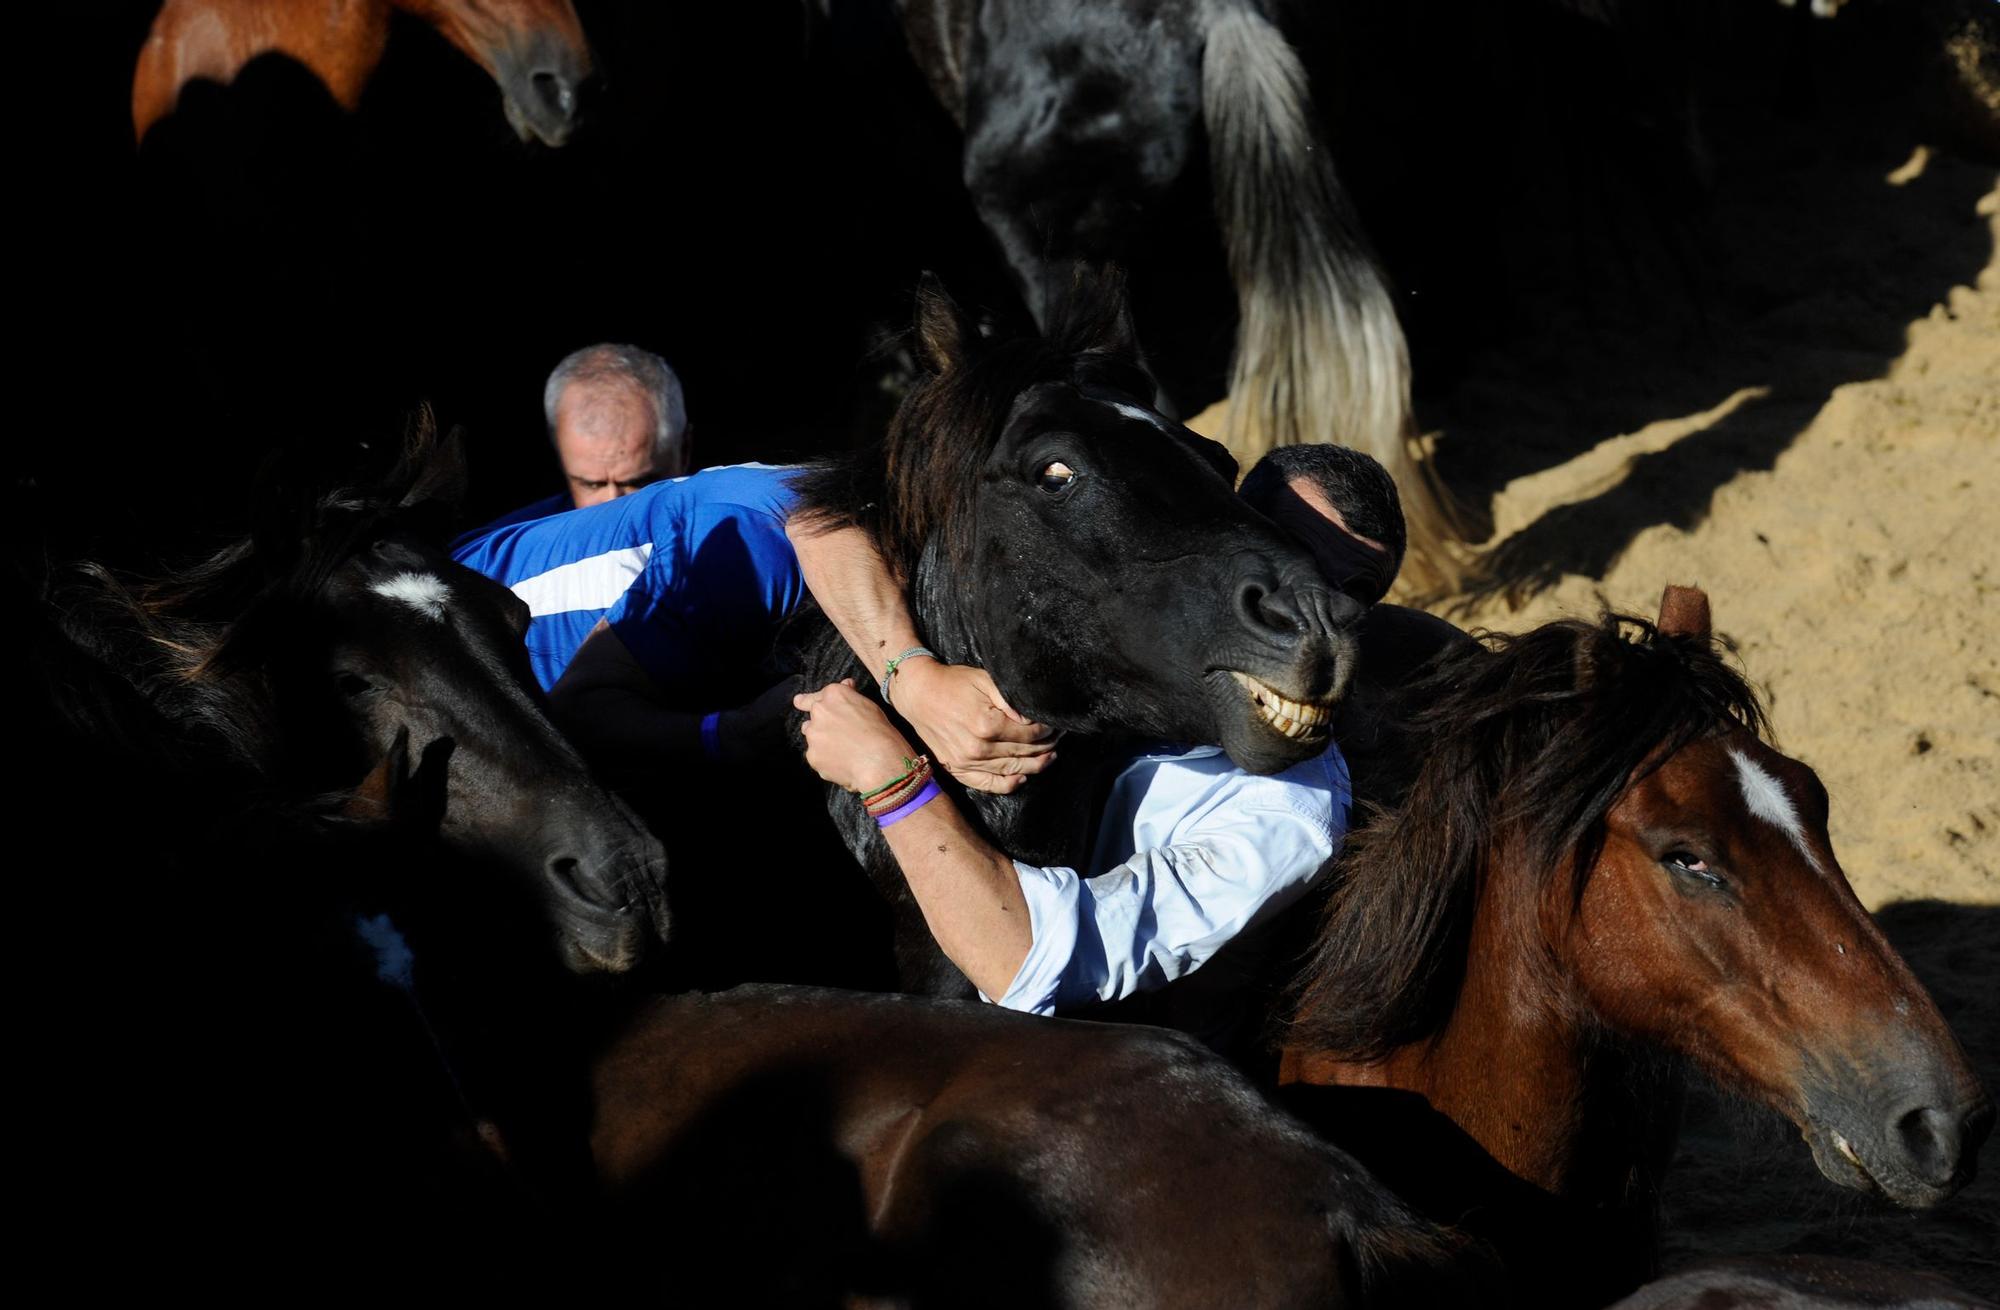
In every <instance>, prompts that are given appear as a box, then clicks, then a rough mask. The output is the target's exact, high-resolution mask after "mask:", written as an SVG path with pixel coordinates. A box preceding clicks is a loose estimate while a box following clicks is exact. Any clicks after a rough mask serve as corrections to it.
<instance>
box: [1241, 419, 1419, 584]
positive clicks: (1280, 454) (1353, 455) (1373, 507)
mask: <svg viewBox="0 0 2000 1310" xmlns="http://www.w3.org/2000/svg"><path fill="white" fill-rule="evenodd" d="M1294 479H1296V480H1298V481H1302V482H1305V483H1308V484H1310V485H1311V486H1312V487H1313V488H1314V489H1315V490H1317V491H1318V492H1319V494H1320V495H1322V496H1325V497H1326V500H1327V503H1328V504H1330V505H1332V506H1333V507H1334V508H1335V509H1337V510H1339V511H1340V517H1341V518H1342V519H1344V520H1346V523H1347V530H1348V531H1349V532H1352V533H1354V534H1356V535H1357V536H1363V537H1367V538H1369V539H1370V540H1371V541H1379V542H1381V543H1382V544H1383V545H1384V546H1386V547H1388V550H1389V557H1390V560H1391V562H1392V564H1393V565H1394V567H1392V568H1391V569H1390V570H1389V576H1391V577H1394V576H1395V573H1396V569H1397V568H1400V567H1402V563H1403V549H1404V547H1405V546H1406V545H1407V544H1408V536H1407V534H1406V532H1405V531H1404V528H1403V502H1402V498H1401V497H1399V496H1398V495H1397V494H1396V483H1395V480H1394V479H1393V478H1391V477H1390V476H1389V470H1388V469H1385V468H1383V467H1382V465H1381V464H1380V463H1379V462H1377V461H1376V460H1375V459H1374V458H1373V457H1371V456H1368V455H1364V454H1362V453H1361V452H1360V451H1358V450H1349V449H1348V448H1347V447H1345V446H1335V445H1329V444H1326V443H1324V442H1315V443H1313V444H1310V445H1303V446H1279V447H1278V448H1277V449H1276V450H1273V451H1271V452H1270V453H1269V454H1267V455H1265V456H1264V458H1262V459H1260V460H1258V461H1257V466H1256V467H1255V468H1253V469H1251V470H1250V475H1249V476H1248V477H1246V478H1244V479H1243V485H1242V486H1241V487H1240V488H1238V490H1239V491H1240V492H1241V493H1242V496H1243V499H1245V500H1247V501H1249V502H1250V506H1251V508H1252V509H1255V510H1256V511H1257V512H1259V513H1260V514H1269V513H1270V512H1271V510H1272V508H1273V507H1274V506H1275V505H1276V504H1277V500H1278V497H1279V496H1280V495H1281V494H1283V492H1284V490H1285V484H1286V483H1288V482H1291V481H1293V480H1294Z"/></svg>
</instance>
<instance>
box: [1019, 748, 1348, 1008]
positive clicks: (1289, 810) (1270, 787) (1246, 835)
mask: <svg viewBox="0 0 2000 1310" xmlns="http://www.w3.org/2000/svg"><path fill="white" fill-rule="evenodd" d="M1349 803H1350V787H1349V781H1348V774H1347V762H1346V760H1345V759H1344V758H1343V757H1342V756H1341V754H1340V751H1339V749H1338V748H1337V747H1333V746H1329V747H1328V748H1327V749H1326V751H1324V752H1323V753H1322V754H1320V755H1318V756H1315V757H1314V758H1312V759H1310V760H1306V761H1303V762H1302V763H1299V764H1296V765H1294V766H1292V767H1291V768H1290V769H1287V770H1286V771H1285V772H1283V773H1279V774H1275V775H1272V776H1269V777H1258V776H1255V775H1252V774H1248V773H1245V772H1244V771H1243V770H1241V769H1239V768H1237V767H1236V766H1234V765H1233V764H1231V763H1230V762H1229V759H1228V757H1227V756H1225V755H1223V754H1222V753H1221V752H1220V751H1217V750H1214V749H1212V748H1204V749H1202V750H1199V751H1196V752H1192V753H1190V754H1187V755H1181V756H1157V755H1156V756H1145V757H1142V758H1141V759H1140V760H1138V761H1136V762H1135V763H1134V764H1133V765H1132V766H1131V767H1129V768H1128V769H1127V770H1126V771H1125V773H1124V774H1122V775H1121V776H1120V777H1119V779H1118V780H1117V782H1116V783H1115V784H1114V785H1113V787H1112V791H1111V796H1110V798H1109V801H1108V803H1107V805H1106V808H1105V815H1104V818H1103V820H1102V821H1101V823H1100V826H1099V830H1098V841H1097V844H1096V848H1095V850H1094V851H1093V855H1094V857H1095V862H1094V863H1093V865H1092V867H1093V868H1094V869H1101V870H1102V872H1096V873H1092V874H1089V875H1087V876H1086V875H1085V874H1082V873H1080V872H1079V871H1078V870H1076V869H1071V868H1064V867H1053V868H1040V867H1037V866H1035V865H1031V864H1023V863H1020V862H1018V861H1017V862H1016V863H1015V866H1014V867H1015V872H1016V873H1017V874H1018V876H1019V878H1020V882H1021V891H1022V895H1023V896H1024V897H1025V899H1026V900H1027V905H1028V919H1029V925H1030V927H1031V929H1032V930H1033V934H1034V940H1033V943H1032V944H1031V945H1030V947H1029V948H1028V957H1027V959H1026V960H1025V961H1023V963H1022V965H1021V968H1020V970H1019V972H1018V973H1016V974H1015V976H1014V981H1013V983H1012V984H1011V985H1010V986H1009V987H1008V989H1007V991H1006V993H1005V994H1004V995H1002V996H1001V997H1000V998H999V1003H1000V1004H1001V1005H1004V1006H1007V1007H1009V1008H1011V1009H1017V1010H1027V1011H1031V1012H1034V1013H1038V1014H1049V1013H1053V1012H1054V1011H1056V1010H1058V1009H1061V1008H1067V1007H1069V1006H1073V1005H1077V1004H1081V1003H1083V1002H1087V1001H1092V1000H1115V999H1117V998H1119V997H1122V996H1128V995H1130V994H1131V993H1133V992H1135V991H1142V990H1145V989H1148V988H1152V987H1158V986H1161V985H1162V984H1164V983H1168V982H1171V981H1172V980H1174V979H1175V978H1178V977H1180V976H1182V975H1183V974H1186V973H1189V972H1191V971H1192V970H1194V969H1196V968H1198V967H1200V965H1201V964H1202V962H1203V961H1205V960H1207V959H1208V958H1209V956H1211V955H1213V954H1214V953H1215V952H1216V951H1217V950H1218V949H1220V948H1221V946H1222V945H1223V943H1225V942H1227V941H1229V940H1230V939H1231V938H1232V937H1234V936H1236V935H1237V934H1238V933H1240V932H1242V931H1243V930H1244V929H1245V928H1248V927H1250V926H1251V925H1252V924H1254V923H1257V922H1259V921H1261V920H1263V919H1265V918H1267V917H1268V916H1270V915H1272V914H1275V913H1277V912H1278V911H1279V910H1281V909H1283V908H1284V907H1285V906H1287V905H1289V904H1291V903H1292V902H1293V901H1294V900H1296V899H1297V898H1298V896H1299V895H1300V893H1302V892H1303V891H1304V890H1305V888H1306V886H1307V884H1308V883H1310V882H1311V881H1312V879H1313V877H1314V876H1315V875H1316V874H1318V872H1319V870H1320V868H1321V866H1322V865H1324V864H1325V863H1326V861H1327V859H1328V858H1329V857H1331V856H1332V855H1333V853H1334V852H1335V851H1336V850H1337V849H1338V848H1339V845H1340V839H1341V837H1342V836H1343V835H1344V834H1345V832H1346V827H1347V812H1348V807H1349Z"/></svg>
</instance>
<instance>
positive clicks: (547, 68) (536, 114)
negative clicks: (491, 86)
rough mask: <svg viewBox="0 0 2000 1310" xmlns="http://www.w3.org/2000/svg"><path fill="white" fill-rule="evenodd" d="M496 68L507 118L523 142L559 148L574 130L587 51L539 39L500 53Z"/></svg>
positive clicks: (587, 70)
mask: <svg viewBox="0 0 2000 1310" xmlns="http://www.w3.org/2000/svg"><path fill="white" fill-rule="evenodd" d="M494 69H495V78H494V80H495V81H497V82H499V84H500V94H501V98H502V101H503V107H504V109H505V111H506V114H507V122H508V123H509V124H510V125H511V126H512V127H513V129H514V131H515V133H516V134H517V135H519V136H520V138H521V139H522V140H523V141H527V140H530V139H533V140H538V141H540V142H541V143H542V144H543V145H546V146H560V145H562V144H564V143H565V142H567V141H568V140H569V139H570V137H571V136H572V135H573V134H574V133H575V132H576V128H577V124H578V123H579V122H580V121H581V119H582V111H583V86H584V83H585V81H586V80H587V79H588V78H589V77H590V71H591V65H590V56H589V53H588V52H587V51H584V52H582V53H579V52H578V51H577V50H576V49H574V48H572V47H571V46H570V45H568V44H567V43H566V42H562V41H558V40H556V39H554V38H552V37H539V38H536V39H534V40H530V41H527V42H524V43H521V44H520V45H518V46H513V47H509V48H508V49H506V50H504V51H502V52H501V53H500V54H499V56H498V57H497V58H496V59H495V60H494Z"/></svg>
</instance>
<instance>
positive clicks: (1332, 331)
mask: <svg viewBox="0 0 2000 1310" xmlns="http://www.w3.org/2000/svg"><path fill="white" fill-rule="evenodd" d="M1206 28H1207V45H1206V48H1205V51H1204V54H1203V57H1202V72H1201V95H1202V111H1203V115H1204V117H1205V118H1206V120H1207V124H1208V139H1209V158H1210V161H1211V162H1210V167H1211V169H1212V171H1213V176H1214V189H1215V208H1216V218H1217V220H1218V221H1219V223H1220V226H1221V228H1222V237H1223V244H1224V246H1225V247H1226V249H1227V252H1228V256H1229V271H1230V277H1231V279H1232V280H1233V281H1234V282H1235V284H1236V297H1237V307H1238V314H1239V318H1240V325H1239V326H1238V328H1237V334H1236V360H1235V365H1234V369H1233V371H1232V374H1231V377H1230V384H1229V411H1228V421H1227V424H1226V426H1225V428H1224V430H1223V433H1222V438H1223V441H1224V443H1225V444H1226V445H1227V446H1228V447H1229V449H1230V451H1231V452H1232V453H1234V454H1235V455H1236V457H1237V459H1238V460H1239V461H1240V462H1241V463H1242V464H1243V466H1244V467H1245V468H1246V469H1247V468H1248V467H1249V466H1250V465H1251V464H1252V463H1253V462H1254V461H1255V460H1256V459H1257V458H1258V457H1260V456H1261V455H1263V454H1264V452H1266V451H1267V450H1270V449H1271V448H1272V447H1274V446H1285V445H1293V444H1296V443H1300V442H1308V441H1336V442H1339V443H1340V444H1341V445H1345V446H1351V447H1353V448H1354V449H1357V450H1361V451H1365V452H1367V453H1368V454H1370V455H1373V456H1374V457H1375V458H1376V459H1378V460H1380V461H1381V462H1382V464H1383V465H1384V466H1385V467H1386V468H1387V469H1388V470H1389V472H1390V474H1391V475H1392V476H1393V477H1394V478H1395V480H1396V486H1397V488H1398V490H1399V491H1400V493H1401V496H1402V501H1403V512H1404V517H1405V518H1406V520H1407V522H1408V527H1409V555H1408V568H1406V576H1407V577H1408V578H1409V580H1410V581H1411V582H1413V583H1415V584H1416V586H1417V588H1418V589H1419V590H1423V591H1437V590H1441V589H1444V588H1446V587H1449V586H1450V585H1451V584H1452V583H1454V582H1455V581H1456V580H1457V576H1458V572H1459V570H1458V564H1457V560H1456V558H1455V556H1454V554H1453V553H1452V548H1451V543H1452V542H1453V541H1455V540H1456V539H1457V538H1458V535H1459V534H1458V532H1457V531H1456V530H1455V528H1456V522H1455V516H1454V515H1453V513H1452V512H1451V510H1450V507H1449V503H1448V501H1447V499H1446V497H1445V496H1444V494H1443V493H1442V490H1441V488H1439V487H1438V486H1437V485H1436V483H1435V481H1434V480H1433V478H1432V477H1431V476H1430V475H1429V470H1428V469H1427V468H1425V467H1424V466H1423V465H1421V464H1420V463H1419V461H1418V459H1417V457H1416V453H1415V451H1414V448H1413V447H1414V442H1413V435H1414V425H1413V422H1412V419H1411V416H1410V357H1409V351H1408V348H1407V347H1406V346H1405V344H1404V341H1403V330H1402V327H1401V325H1400V324H1398V323H1397V321H1396V309H1395V306H1394V304H1393V303H1392V302H1391V300H1390V296H1389V287H1388V284H1387V281H1386V280H1385V278H1384V276H1383V274H1382V271H1381V270H1380V269H1379V268H1378V267H1377V266H1376V263H1375V259H1374V255H1373V253H1372V252H1371V251H1370V249H1369V246H1368V239H1367V237H1366V236H1364V235H1363V234H1362V231H1361V224H1360V221H1359V219H1358V218H1357V216H1356V215H1355V213H1354V209H1353V206H1352V205H1350V204H1349V202H1348V199H1347V195H1346V193H1345V192H1344V191H1343V189H1342V188H1341V185H1340V179H1339V178H1337V177H1335V176H1334V171H1333V161H1332V159H1331V157H1330V156H1329V153H1328V151H1327V148H1326V143H1325V142H1324V141H1322V140H1321V139H1320V135H1319V131H1318V129H1317V127H1316V126H1315V124H1314V119H1313V106H1312V95H1311V91H1310V90H1309V88H1308V86H1307V81H1306V72H1305V67H1304V65H1302V64H1301V63H1300V61H1299V57H1298V54H1297V53H1296V52H1295V51H1294V50H1293V49H1292V47H1291V45H1290V43H1289V42H1287V41H1286V40H1285V38H1284V36H1283V34H1282V33H1280V32H1279V31H1278V29H1277V28H1276V27H1275V26H1273V25H1272V23H1271V21H1270V20H1269V19H1268V18H1266V17H1265V16H1264V15H1263V14H1261V13H1259V12H1257V10H1256V9H1254V8H1252V7H1251V5H1250V4H1249V3H1246V2H1245V0H1211V3H1210V4H1209V5H1208V6H1207V22H1206Z"/></svg>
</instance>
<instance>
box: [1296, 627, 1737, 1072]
mask: <svg viewBox="0 0 2000 1310" xmlns="http://www.w3.org/2000/svg"><path fill="white" fill-rule="evenodd" d="M1398 702H1399V706H1398V713H1397V714H1396V715H1395V716H1394V718H1395V719H1397V720H1399V721H1400V728H1399V732H1400V733H1401V734H1402V736H1403V740H1402V742H1401V743H1400V744H1399V747H1398V754H1400V756H1401V757H1402V759H1403V760H1404V761H1405V766H1406V767H1407V769H1408V770H1409V772H1410V777H1409V783H1408V786H1407V789H1406V790H1405V791H1404V793H1403V799H1402V800H1401V801H1400V802H1399V803H1397V804H1395V805H1393V806H1387V807H1380V808H1377V809H1375V810H1374V811H1373V812H1372V813H1371V814H1370V815H1369V817H1368V818H1367V820H1366V821H1365V822H1364V823H1363V824H1361V825H1360V826H1359V827H1358V828H1357V830H1356V831H1355V832H1354V833H1353V834H1351V835H1350V837H1349V838H1348V843H1347V847H1346V850H1345V852H1344V853H1343V854H1342V856H1341V857H1340V861H1339V864H1338V865H1337V866H1336V869H1335V870H1334V873H1335V875H1336V876H1335V879H1334V880H1333V882H1332V883H1331V886H1330V890H1329V893H1328V899H1327V902H1326V905H1325V910H1324V916H1325V917H1324V920H1323V922H1322V924H1321V926H1320V931H1319V935H1318V937H1317V939H1316V941H1315V944H1314V945H1313V947H1312V948H1311V949H1310V951H1309V952H1308V954H1307V957H1306V960H1305V962H1304V965H1303V967H1302V968H1301V970H1300V972H1299V974H1298V976H1297V977H1296V979H1295V980H1294V982H1293V985H1292V987H1293V994H1294V999H1295V1001H1296V1005H1295V1007H1294V1013H1295V1014H1296V1015H1297V1016H1298V1017H1297V1018H1296V1019H1294V1021H1293V1025H1292V1031H1291V1033H1290V1034H1288V1040H1290V1041H1293V1042H1296V1043H1298V1044H1301V1045H1303V1046H1306V1047H1308V1048H1309V1049H1314V1050H1319V1051H1325V1052H1328V1053H1330V1054H1333V1055H1335V1056H1337V1057H1339V1058H1344V1059H1350V1060H1360V1061H1366V1060H1374V1059H1380V1058H1381V1057H1383V1056H1386V1055H1387V1054H1389V1053H1390V1052H1391V1051H1393V1050H1395V1049H1397V1048H1398V1047H1401V1046H1405V1045H1408V1044H1409V1043H1411V1042H1414V1041H1419V1040H1422V1039H1423V1038H1425V1037H1428V1036H1431V1035H1432V1034H1434V1033H1436V1032H1437V1031H1438V1030H1439V1029H1441V1028H1442V1027H1443V1025H1444V1024H1445V1022H1446V1021H1447V1020H1449V1018H1450V1017H1451V1013H1452V1010H1453V1008H1454V1007H1455V1005H1456V1004H1457V999H1458V993H1459V989H1460V986H1461V984H1462V983H1463V981H1464V976H1465V966H1466V952H1467V949H1468V945H1469V939H1470V932H1471V927H1472V918H1473V913H1474V909H1475V907H1476V905H1477V903H1478V898H1479V890H1480V887H1481V884H1482V881H1483V879H1484V878H1485V876H1486V874H1487V872H1488V864H1489V861H1490V860H1491V859H1492V858H1493V857H1494V852H1495V851H1496V849H1498V848H1499V847H1500V846H1501V845H1502V844H1503V843H1504V844H1505V845H1506V847H1507V849H1508V850H1509V851H1510V852H1512V851H1519V852H1520V858H1522V859H1523V860H1525V861H1527V863H1528V867H1530V868H1532V869H1535V870H1538V871H1539V875H1540V878H1541V880H1542V881H1543V883H1546V882H1547V880H1549V879H1552V878H1556V877H1560V876H1564V875H1567V876H1568V877H1569V878H1570V879H1571V881H1572V883H1573V890H1574V893H1575V894H1576V895H1579V896H1580V895H1581V893H1582V887H1583V878H1584V876H1585V875H1586V873H1587V871H1588V870H1589V868H1590V867H1591V865H1592V864H1593V863H1594V862H1595V860H1596V857H1597V853H1598V851H1599V850H1600V849H1601V845H1602V842H1603V837H1604V816H1605V814H1606V812H1607V811H1609V810H1610V808H1611V807H1612V805H1613V804H1614V803H1616V801H1617V799H1618V797H1619V795H1620V794H1621V793H1623V792H1624V791H1625V789H1626V788H1627V786H1629V785H1630V783H1631V782H1632V781H1634V780H1635V779H1636V778H1639V777H1643V776H1644V775H1645V773H1647V772H1650V771H1651V770H1652V769H1654V768H1657V767H1658V766H1659V765H1660V764H1661V763H1662V762H1664V761H1665V760H1666V758H1667V757H1668V756H1670V755H1672V754H1673V753H1674V752H1675V751H1676V750H1679V749H1680V748H1681V747H1682V746H1684V745H1686V744H1688V743H1689V742H1691V741H1694V740H1696V739H1697V738H1700V737H1704V736H1707V735H1709V734H1712V733H1716V732H1720V731H1724V730H1727V729H1729V728H1732V727H1736V726H1741V727H1745V728H1748V729H1749V730H1750V731H1752V732H1755V733H1757V734H1758V735H1759V736H1762V735H1763V734H1764V733H1765V718H1764V711H1763V708H1762V706H1761V705H1760V704H1759V701H1758V697H1757V693H1756V692H1755V690H1753V689H1752V688H1751V686H1750V685H1749V683H1748V682H1746V681H1745V680H1744V678H1743V675H1742V674H1740V673H1739V672H1737V670H1736V669H1735V668H1733V667H1732V666H1731V665H1730V663H1729V662H1728V661H1727V659H1726V649H1725V647H1724V646H1723V645H1722V643H1720V642H1718V641H1717V640H1716V639H1713V638H1710V637H1707V636H1691V635H1670V634H1667V633H1663V632H1661V631H1660V630H1659V629H1658V628H1656V627H1655V626H1654V625H1653V624H1651V623H1648V622H1646V621H1645V620H1644V619H1639V618H1633V617H1631V616H1629V615H1621V614H1611V613H1607V614H1605V615H1604V616H1603V617H1602V618H1601V619H1600V620H1599V621H1598V622H1595V623H1590V622H1585V621H1583V620H1574V619H1572V620H1563V621H1559V622H1555V623H1548V624H1544V625H1543V626H1541V627H1539V628H1535V629H1533V630H1531V631H1529V632H1525V633H1521V634H1519V635H1500V634H1489V635H1487V636H1485V637H1483V638H1482V640H1481V641H1478V642H1469V643H1465V644H1464V645H1462V646H1459V647H1454V648H1453V649H1452V650H1451V651H1448V652H1447V653H1445V654H1444V655H1442V656H1440V657H1439V659H1438V661H1437V663H1436V664H1434V665H1433V666H1432V667H1431V668H1430V669H1429V670H1427V671H1426V672H1425V673H1424V675H1423V676H1421V677H1420V678H1419V679H1417V680H1416V681H1415V682H1413V683H1411V684H1410V685H1409V686H1408V687H1407V688H1405V689H1404V690H1403V691H1402V692H1400V693H1399V694H1398Z"/></svg>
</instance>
